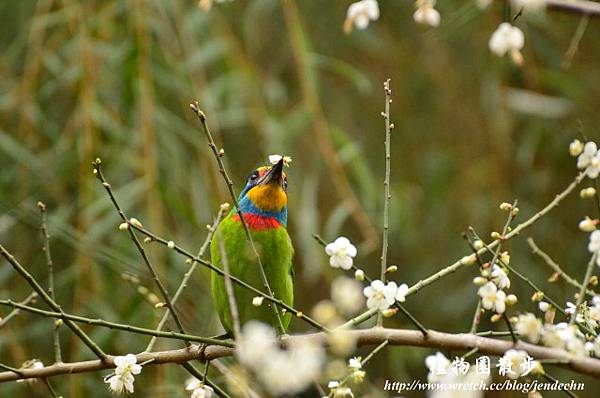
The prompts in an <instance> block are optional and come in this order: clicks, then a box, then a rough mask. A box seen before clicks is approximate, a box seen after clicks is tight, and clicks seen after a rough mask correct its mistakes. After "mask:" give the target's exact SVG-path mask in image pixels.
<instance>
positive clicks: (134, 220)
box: [129, 218, 144, 228]
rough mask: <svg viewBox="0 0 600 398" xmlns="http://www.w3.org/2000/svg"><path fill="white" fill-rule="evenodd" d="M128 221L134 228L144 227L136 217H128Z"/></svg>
mask: <svg viewBox="0 0 600 398" xmlns="http://www.w3.org/2000/svg"><path fill="white" fill-rule="evenodd" d="M129 222H130V223H131V225H133V226H134V227H136V228H144V226H143V225H142V223H141V222H140V220H138V219H137V218H130V219H129Z"/></svg>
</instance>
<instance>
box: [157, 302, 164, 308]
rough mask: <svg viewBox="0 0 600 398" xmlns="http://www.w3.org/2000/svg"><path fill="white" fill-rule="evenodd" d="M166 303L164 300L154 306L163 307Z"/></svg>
mask: <svg viewBox="0 0 600 398" xmlns="http://www.w3.org/2000/svg"><path fill="white" fill-rule="evenodd" d="M165 305H166V304H165V303H163V302H158V303H156V304H154V308H163V307H164V306H165Z"/></svg>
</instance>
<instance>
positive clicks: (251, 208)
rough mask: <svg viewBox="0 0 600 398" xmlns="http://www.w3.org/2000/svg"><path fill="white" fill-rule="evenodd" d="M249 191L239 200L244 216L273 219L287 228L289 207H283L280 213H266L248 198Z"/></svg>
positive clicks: (242, 194)
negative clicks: (251, 215) (252, 215)
mask: <svg viewBox="0 0 600 398" xmlns="http://www.w3.org/2000/svg"><path fill="white" fill-rule="evenodd" d="M246 192H247V189H244V191H243V192H242V193H241V194H240V198H239V199H238V201H239V203H240V209H241V210H242V213H244V214H256V215H259V216H262V217H272V218H275V219H276V220H277V222H279V224H281V225H283V226H284V227H287V206H285V207H283V209H281V210H280V211H264V210H261V209H259V208H258V207H256V205H255V204H254V203H252V200H250V198H248V197H247V196H246V195H245V193H246Z"/></svg>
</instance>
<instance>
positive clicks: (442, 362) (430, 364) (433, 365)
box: [425, 352, 450, 383]
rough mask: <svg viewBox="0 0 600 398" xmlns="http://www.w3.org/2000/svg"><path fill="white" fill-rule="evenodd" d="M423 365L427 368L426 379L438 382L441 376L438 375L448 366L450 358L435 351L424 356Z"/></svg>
mask: <svg viewBox="0 0 600 398" xmlns="http://www.w3.org/2000/svg"><path fill="white" fill-rule="evenodd" d="M425 366H427V369H429V374H428V375H427V381H428V382H430V383H438V382H439V381H440V380H441V378H440V377H439V376H441V375H444V374H446V373H447V372H448V369H449V368H450V360H449V359H448V358H446V356H445V355H444V354H442V353H441V352H436V353H435V354H433V355H429V356H427V358H425Z"/></svg>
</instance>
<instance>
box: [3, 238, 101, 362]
mask: <svg viewBox="0 0 600 398" xmlns="http://www.w3.org/2000/svg"><path fill="white" fill-rule="evenodd" d="M0 254H1V255H2V257H4V258H5V259H6V260H7V261H8V262H9V263H10V264H11V265H12V266H13V268H14V269H15V270H16V271H17V272H18V273H19V274H20V275H21V276H22V277H23V278H24V279H25V280H26V281H27V282H28V283H29V285H30V286H31V287H32V288H33V290H35V291H36V293H37V294H39V295H40V297H41V298H42V299H43V300H44V301H45V302H46V304H48V306H49V307H50V308H52V309H53V310H54V311H56V312H57V313H59V314H63V310H62V308H61V307H60V305H58V304H57V303H56V301H54V300H53V299H52V297H50V296H49V295H48V293H46V291H45V290H44V288H43V287H42V286H41V285H40V284H39V283H38V282H37V281H36V280H35V278H34V277H33V275H31V274H30V273H29V272H28V271H27V270H26V269H25V268H24V267H23V266H22V265H21V264H20V263H19V262H18V261H17V259H16V258H15V257H14V256H13V255H12V254H10V252H8V251H7V250H6V249H5V248H4V246H2V245H1V244H0ZM21 309H23V307H21ZM65 323H66V324H67V326H68V327H69V328H70V329H71V330H72V331H73V333H75V334H76V335H77V337H79V338H80V339H81V341H83V343H84V344H85V345H87V346H88V347H89V348H90V350H92V352H93V353H94V354H96V356H97V357H98V358H100V359H101V360H105V359H106V357H107V355H106V353H105V352H104V351H102V349H101V348H100V347H99V346H98V344H96V343H95V342H94V341H93V340H92V339H91V338H90V337H89V336H88V335H87V334H86V333H85V332H84V331H83V330H81V329H80V328H79V326H77V325H76V324H75V322H73V321H72V320H70V319H66V320H65Z"/></svg>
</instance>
